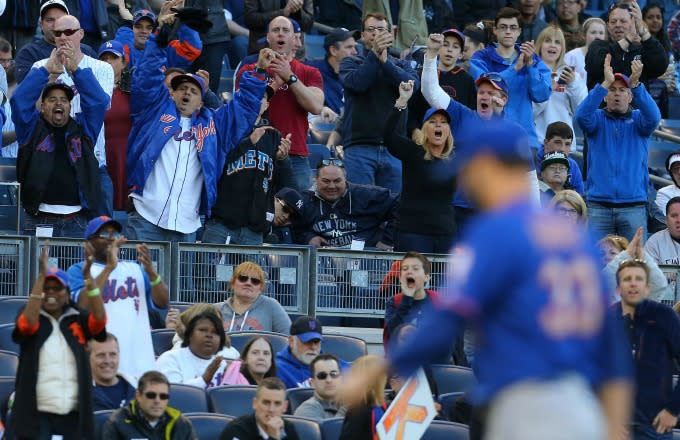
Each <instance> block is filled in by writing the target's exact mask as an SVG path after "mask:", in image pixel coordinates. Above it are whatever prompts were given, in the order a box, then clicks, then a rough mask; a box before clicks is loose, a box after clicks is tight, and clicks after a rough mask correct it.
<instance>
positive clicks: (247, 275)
mask: <svg viewBox="0 0 680 440" xmlns="http://www.w3.org/2000/svg"><path fill="white" fill-rule="evenodd" d="M229 286H230V287H231V291H232V295H231V296H230V297H229V298H227V300H226V301H224V302H221V303H217V304H215V307H217V308H218V309H219V310H220V312H222V315H224V330H225V331H227V332H240V331H247V330H260V331H267V332H278V333H286V334H288V331H289V330H290V324H291V322H290V318H289V317H288V315H287V314H286V311H285V310H284V309H283V307H282V306H281V304H279V302H278V301H277V300H275V299H274V298H271V297H269V296H266V295H263V294H262V293H263V292H264V286H265V275H264V270H262V267H261V266H260V265H259V264H257V263H253V262H251V261H246V262H243V263H241V264H239V265H238V266H236V268H235V269H234V272H233V274H232V276H231V282H230V283H229Z"/></svg>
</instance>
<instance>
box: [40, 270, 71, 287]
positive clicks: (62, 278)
mask: <svg viewBox="0 0 680 440" xmlns="http://www.w3.org/2000/svg"><path fill="white" fill-rule="evenodd" d="M50 278H52V279H55V280H57V281H59V282H60V283H61V285H62V286H64V287H66V288H67V289H68V288H69V287H70V286H69V284H68V275H67V274H66V272H64V271H63V270H61V269H59V268H58V267H50V268H49V269H47V273H46V274H45V279H46V280H47V279H50Z"/></svg>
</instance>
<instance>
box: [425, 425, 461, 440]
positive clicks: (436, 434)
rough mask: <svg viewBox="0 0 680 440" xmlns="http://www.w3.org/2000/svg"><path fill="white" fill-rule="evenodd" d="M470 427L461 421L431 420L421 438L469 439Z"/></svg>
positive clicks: (442, 439) (439, 439) (440, 439)
mask: <svg viewBox="0 0 680 440" xmlns="http://www.w3.org/2000/svg"><path fill="white" fill-rule="evenodd" d="M469 438H470V428H468V426H467V425H463V424H461V423H452V422H442V421H439V420H433V421H432V423H431V424H430V426H428V428H427V431H425V434H424V435H423V436H422V437H421V440H469Z"/></svg>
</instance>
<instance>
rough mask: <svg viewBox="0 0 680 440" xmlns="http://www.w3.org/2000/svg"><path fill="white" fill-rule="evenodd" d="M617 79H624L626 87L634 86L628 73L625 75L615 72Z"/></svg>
mask: <svg viewBox="0 0 680 440" xmlns="http://www.w3.org/2000/svg"><path fill="white" fill-rule="evenodd" d="M617 79H619V80H621V81H623V82H624V84H626V87H628V88H629V89H631V88H632V86H631V85H630V78H628V77H627V76H626V75H624V74H623V73H615V74H614V80H617Z"/></svg>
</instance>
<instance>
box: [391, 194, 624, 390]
mask: <svg viewBox="0 0 680 440" xmlns="http://www.w3.org/2000/svg"><path fill="white" fill-rule="evenodd" d="M592 243H593V242H592V241H591V239H590V236H589V235H588V234H587V233H586V232H585V231H584V230H582V229H581V227H580V226H579V225H577V224H574V223H572V222H570V221H569V220H568V219H566V218H564V217H560V216H558V215H557V214H556V213H554V212H550V211H549V210H540V209H538V208H535V207H533V206H532V203H531V202H530V201H529V200H522V201H516V202H514V203H511V204H507V205H505V206H503V207H500V208H498V209H495V210H493V211H490V212H487V213H484V214H482V215H480V216H479V217H478V218H477V220H476V221H475V222H474V223H471V224H470V225H469V227H468V228H467V229H466V235H465V238H464V239H463V240H462V242H461V246H460V247H459V248H458V249H456V251H455V254H454V255H453V257H452V261H451V265H450V267H451V272H450V274H449V276H450V279H449V287H448V288H447V290H446V291H445V292H443V294H441V295H440V299H441V301H440V302H439V303H441V305H440V306H439V308H435V309H434V310H431V311H430V312H429V313H426V314H425V319H424V320H423V321H422V323H421V324H420V325H419V326H418V329H417V330H416V332H414V333H415V334H414V335H413V337H412V338H410V343H407V344H405V345H402V346H398V347H394V348H393V350H391V353H392V364H393V366H394V367H395V368H397V369H398V370H399V371H400V372H402V374H404V375H410V374H412V373H413V371H415V369H416V368H417V366H418V365H420V364H423V363H427V362H428V361H430V360H431V359H435V358H436V357H437V356H438V355H440V354H441V353H440V352H441V350H443V349H444V350H445V349H447V348H448V347H451V346H452V342H453V340H454V338H455V337H456V336H457V335H458V333H459V332H460V330H461V328H462V323H463V320H464V319H465V320H470V321H471V322H472V324H473V326H474V327H475V328H476V329H477V331H478V334H477V336H478V343H477V345H476V350H477V352H476V356H475V361H476V362H475V374H476V376H477V379H478V382H479V386H478V388H477V390H476V392H475V393H474V394H473V396H472V397H473V400H474V401H476V402H478V403H486V402H488V401H489V400H491V399H492V398H493V396H494V395H495V394H496V393H497V392H498V391H499V390H501V389H503V388H504V387H506V386H508V385H510V384H513V383H515V382H518V381H523V380H550V379H554V378H557V377H559V376H561V375H564V374H566V373H576V374H579V375H581V376H582V377H583V378H584V379H585V380H586V381H588V382H589V383H590V384H591V385H592V386H593V387H597V386H598V385H600V384H602V383H603V382H606V381H607V380H609V379H613V378H629V377H630V375H631V359H630V350H629V349H628V348H627V341H626V338H625V336H624V335H623V332H622V329H621V328H620V326H617V325H616V324H615V323H614V321H613V319H612V317H611V316H610V315H608V314H607V307H608V297H609V295H608V292H607V283H606V282H605V281H604V279H603V278H602V275H601V273H600V267H599V261H600V257H599V255H598V252H597V251H596V248H595V247H594V246H593V244H592Z"/></svg>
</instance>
